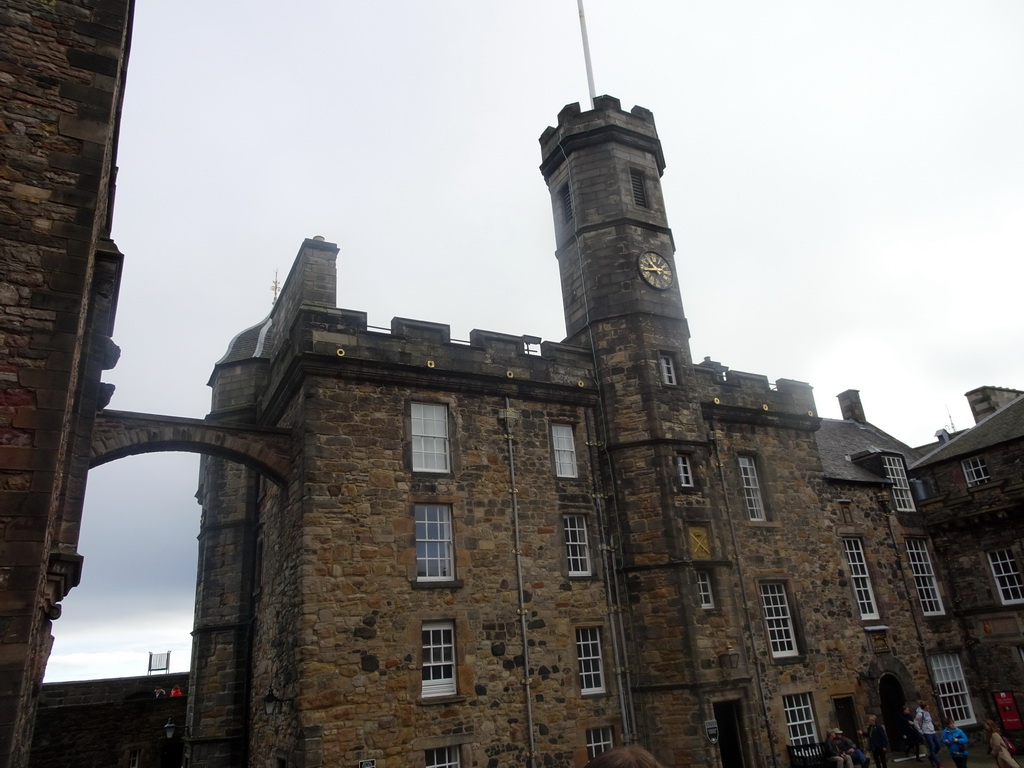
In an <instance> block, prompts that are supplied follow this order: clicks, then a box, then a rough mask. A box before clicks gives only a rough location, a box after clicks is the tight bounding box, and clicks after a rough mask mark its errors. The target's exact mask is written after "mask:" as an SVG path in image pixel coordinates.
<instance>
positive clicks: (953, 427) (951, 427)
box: [946, 405, 956, 434]
mask: <svg viewBox="0 0 1024 768" xmlns="http://www.w3.org/2000/svg"><path fill="white" fill-rule="evenodd" d="M946 416H947V417H948V418H949V431H950V434H952V433H954V432H956V426H955V425H954V424H953V414H952V413H950V412H949V406H948V405H947V406H946Z"/></svg>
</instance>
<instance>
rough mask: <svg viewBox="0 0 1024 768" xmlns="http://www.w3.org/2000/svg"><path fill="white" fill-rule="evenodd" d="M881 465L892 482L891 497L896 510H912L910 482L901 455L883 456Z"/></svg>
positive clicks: (912, 501)
mask: <svg viewBox="0 0 1024 768" xmlns="http://www.w3.org/2000/svg"><path fill="white" fill-rule="evenodd" d="M882 466H884V467H885V476H886V477H887V478H889V481H890V482H891V483H892V498H893V502H894V503H895V505H896V511H897V512H913V511H914V497H913V496H912V495H911V493H910V482H909V481H908V480H907V468H906V467H905V466H904V464H903V457H902V456H883V457H882Z"/></svg>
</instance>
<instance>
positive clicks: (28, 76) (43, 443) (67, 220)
mask: <svg viewBox="0 0 1024 768" xmlns="http://www.w3.org/2000/svg"><path fill="white" fill-rule="evenodd" d="M130 12H131V3H130V2H128V0H81V1H80V2H65V1H63V0H56V1H55V2H50V3H38V2H28V1H27V0H11V1H10V2H5V3H4V4H3V7H2V8H0V254H2V256H0V467H3V468H4V469H3V470H2V471H0V563H2V564H3V565H2V570H0V766H7V765H18V766H21V765H24V764H25V761H26V759H27V752H28V747H29V743H30V734H31V723H32V717H33V711H34V700H35V696H36V694H37V693H38V685H39V683H40V681H41V678H42V672H43V668H44V665H45V661H46V657H47V654H48V649H49V643H50V633H49V621H48V620H47V619H44V610H46V611H51V610H52V606H53V604H54V603H55V602H57V601H59V600H60V599H61V598H63V597H64V594H65V593H66V590H68V589H70V588H71V587H73V586H74V584H75V583H77V568H76V566H75V564H74V563H75V553H74V550H75V547H76V545H77V517H78V515H79V513H80V508H79V506H78V504H79V502H80V498H79V497H80V495H81V493H82V492H83V490H84V481H83V479H82V478H81V477H72V476H70V475H69V474H68V473H69V472H78V473H82V472H84V469H83V468H82V465H81V463H80V462H77V461H76V458H79V457H76V456H74V455H72V452H73V451H78V450H81V447H82V445H83V441H82V440H81V439H78V438H82V437H85V438H87V437H88V435H89V432H90V431H91V419H92V415H93V413H94V412H95V408H96V399H95V397H96V389H97V387H96V381H97V380H98V377H99V369H98V368H97V367H96V366H95V365H93V364H92V363H91V362H90V363H88V364H86V362H85V360H84V355H85V353H86V349H87V347H88V340H87V339H86V335H87V333H88V332H89V331H90V329H99V328H107V327H108V326H109V323H107V322H104V319H103V318H97V317H95V315H93V317H92V319H91V320H90V318H89V311H90V303H91V297H92V295H93V294H94V292H96V291H97V290H100V288H99V286H97V284H96V280H95V278H94V266H95V254H96V251H97V247H98V245H99V243H100V238H101V237H103V236H108V235H109V210H110V205H111V197H112V181H113V157H114V150H115V145H116V130H117V120H118V113H119V109H120V100H121V95H122V86H123V81H124V72H125V65H126V62H127V49H128V34H129V28H130ZM103 282H107V281H106V280H104V281H103ZM103 290H106V291H107V292H108V296H107V298H108V299H112V298H113V297H116V293H117V285H116V275H115V282H114V284H113V285H106V286H105V288H103ZM103 332H106V333H109V330H105V331H103ZM76 392H77V393H78V394H77V396H76V395H75V393H76ZM87 443H88V440H87V439H86V440H85V441H84V444H85V445H86V447H87ZM69 488H70V492H69V491H68V490H67V489H69ZM57 530H59V534H58V536H63V537H70V538H64V539H61V538H58V539H57V540H56V541H54V542H51V538H50V537H51V535H53V534H54V533H55V531H57ZM51 544H52V546H51ZM51 551H57V552H59V557H61V558H64V559H63V560H62V561H61V568H65V570H66V574H64V575H58V574H54V575H53V578H51V579H50V581H49V582H47V570H48V559H49V557H50V555H51ZM57 610H59V609H57Z"/></svg>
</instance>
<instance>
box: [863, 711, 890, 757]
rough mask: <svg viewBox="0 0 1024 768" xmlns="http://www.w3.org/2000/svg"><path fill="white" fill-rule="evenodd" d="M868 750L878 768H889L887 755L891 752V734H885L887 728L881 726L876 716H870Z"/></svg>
mask: <svg viewBox="0 0 1024 768" xmlns="http://www.w3.org/2000/svg"><path fill="white" fill-rule="evenodd" d="M867 737H868V749H870V750H871V754H872V756H873V757H874V758H875V765H876V766H877V768H889V763H888V759H887V757H886V753H887V752H888V751H889V734H887V733H886V732H885V726H884V725H879V723H878V718H877V717H875V716H874V715H870V716H868V730H867Z"/></svg>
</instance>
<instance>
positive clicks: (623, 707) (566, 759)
mask: <svg viewBox="0 0 1024 768" xmlns="http://www.w3.org/2000/svg"><path fill="white" fill-rule="evenodd" d="M541 158H542V164H541V172H542V175H543V177H544V179H545V181H546V183H547V186H548V190H549V193H550V196H551V203H552V213H553V217H554V224H555V235H556V256H557V258H558V261H559V267H560V269H559V271H560V276H561V284H562V296H563V303H564V310H565V321H566V339H565V340H564V342H562V343H551V342H543V343H540V340H539V339H537V338H533V337H529V336H508V335H503V334H495V333H489V332H485V331H474V332H473V333H471V335H470V339H469V341H468V343H466V342H458V341H454V340H452V339H451V338H450V335H449V329H448V328H447V327H446V326H443V325H437V324H433V323H429V322H421V321H413V320H408V319H401V318H396V319H395V320H394V321H393V323H392V326H391V328H390V332H386V331H381V330H379V329H373V328H368V327H367V324H366V317H365V315H364V314H363V313H360V312H355V311H351V310H347V309H338V308H336V291H335V285H336V267H335V258H336V255H337V248H336V247H335V246H334V245H332V244H330V243H327V242H325V241H323V239H321V238H314V239H312V240H307V241H305V243H303V245H302V247H301V249H300V251H299V254H298V256H297V258H296V261H295V263H294V266H293V268H292V270H291V273H290V274H289V276H288V279H287V281H286V283H285V286H284V290H283V292H282V294H281V296H280V299H279V300H278V302H277V304H276V306H275V308H274V310H273V312H272V313H271V314H270V316H269V317H268V318H266V319H265V320H264V321H263V322H261V323H259V324H258V325H256V326H253V327H251V328H249V329H247V330H245V331H243V332H242V333H240V334H239V335H238V336H237V337H236V338H235V339H234V340H233V341H232V342H231V344H230V347H229V349H228V352H227V354H226V355H225V357H224V358H223V359H222V360H221V361H220V362H218V363H217V365H216V367H215V369H214V373H213V376H212V378H211V381H210V384H211V386H212V388H213V409H212V411H211V414H210V417H209V418H210V419H211V420H215V421H217V422H220V423H256V424H260V425H263V426H266V427H273V428H277V429H282V430H285V431H286V432H287V434H289V435H290V439H291V441H292V450H293V452H294V461H293V462H292V465H291V470H290V472H289V474H288V476H287V477H284V478H281V479H279V480H278V481H276V482H274V481H271V480H269V479H268V478H266V477H260V476H259V474H258V473H256V472H253V471H250V470H245V469H241V468H239V467H238V465H237V464H231V463H228V462H225V461H223V460H221V459H217V458H210V459H207V460H205V461H204V464H203V470H202V479H201V490H200V498H201V501H202V504H203V509H204V522H203V531H204V533H203V534H202V536H201V549H200V571H201V574H202V578H201V584H200V589H199V592H198V594H199V599H198V602H197V614H196V617H197V618H196V652H195V667H194V670H193V680H192V699H191V702H190V707H191V709H190V723H191V726H192V729H193V730H192V735H191V736H192V739H193V741H192V745H191V750H192V752H191V755H192V761H193V764H195V763H196V762H198V763H199V764H202V765H229V764H232V761H236V760H238V759H239V757H238V756H240V755H244V759H247V760H248V761H250V763H251V764H261V765H262V764H273V763H274V762H275V761H276V764H278V765H289V766H291V765H296V766H319V765H345V764H350V765H357V764H361V761H373V762H372V763H366V764H374V765H376V766H389V765H402V766H408V765H411V766H428V767H429V766H456V765H458V766H487V767H488V768H498V767H499V766H537V765H557V766H582V765H583V764H584V763H585V762H586V761H587V759H588V755H592V754H594V753H595V752H598V751H600V750H602V749H604V748H606V747H607V746H608V745H610V744H620V743H624V742H640V743H642V744H644V745H646V746H648V747H649V748H650V749H651V750H652V751H653V752H654V753H655V754H656V755H657V756H658V757H659V759H660V760H661V761H662V762H663V763H664V764H665V765H668V766H684V765H691V764H700V765H718V764H721V765H725V766H730V768H731V767H733V766H754V765H765V764H768V765H775V766H779V765H788V764H789V756H788V753H787V747H789V746H791V745H796V744H802V743H810V742H816V741H819V740H821V739H822V738H823V734H824V730H825V728H827V727H835V726H839V727H842V728H843V729H844V730H845V731H847V732H850V733H852V732H854V731H856V730H857V729H858V728H860V727H862V726H863V725H864V724H865V717H866V714H867V713H868V712H875V713H878V714H880V715H881V718H882V720H883V721H884V722H885V723H886V724H887V725H888V726H889V731H890V733H892V734H893V735H894V737H895V735H896V734H898V733H899V713H900V710H901V708H902V706H903V705H904V704H905V703H908V702H909V703H913V704H915V705H916V702H917V701H918V700H934V701H935V702H936V704H937V705H938V706H937V710H938V711H940V712H942V713H945V714H952V715H954V716H955V717H956V719H957V720H958V722H961V723H962V724H964V725H965V726H968V727H970V726H971V725H977V724H980V722H981V720H982V719H983V717H984V716H985V715H986V714H992V713H993V712H994V711H995V710H994V709H993V702H992V701H991V700H986V698H985V694H984V693H983V690H984V688H988V687H991V686H993V685H996V683H997V682H998V680H999V679H1004V678H1000V675H1001V674H1002V673H998V674H996V676H995V678H983V679H978V681H977V683H975V686H977V685H981V686H983V688H978V687H974V688H972V682H973V681H972V679H971V677H970V675H969V672H970V671H971V669H972V667H971V662H970V660H971V658H973V657H972V656H971V654H970V653H969V652H968V649H969V648H970V647H972V646H971V643H972V642H980V641H979V640H977V639H974V640H973V641H972V638H975V634H974V633H972V630H971V628H970V626H971V624H972V622H974V619H973V618H968V614H963V613H961V612H960V606H961V602H960V599H959V598H958V597H956V596H955V595H953V594H951V593H950V590H951V587H950V586H949V585H948V583H947V582H946V581H945V580H944V579H943V578H942V566H941V565H940V562H938V561H937V558H944V557H945V554H944V552H943V551H942V550H939V552H938V553H937V551H936V546H937V544H936V543H935V541H933V535H934V529H933V526H932V525H931V524H930V523H929V521H928V518H927V516H926V515H924V514H922V512H921V510H919V509H918V506H917V503H916V502H915V494H914V492H913V487H912V485H911V479H912V478H911V476H910V474H909V471H908V470H909V468H910V467H911V466H912V465H914V463H915V462H920V463H921V464H922V466H924V465H925V464H926V463H927V460H925V459H924V457H923V456H922V454H921V453H920V452H918V451H916V450H914V449H912V448H910V447H908V446H906V445H904V444H902V443H900V442H899V441H898V440H896V439H894V438H892V437H891V436H889V435H887V434H885V433H884V432H882V431H881V430H879V429H877V428H876V427H873V426H872V425H871V424H870V423H868V422H867V420H866V418H865V414H864V412H863V408H862V406H861V404H860V399H859V395H858V393H857V392H856V391H853V390H851V391H848V392H845V393H843V394H842V395H841V396H840V404H841V408H842V412H843V419H841V420H829V419H821V418H820V417H819V416H818V414H817V409H816V405H815V402H814V399H813V396H812V393H811V388H810V386H808V385H807V384H804V383H801V382H797V381H791V380H779V381H776V382H775V384H774V385H772V384H770V383H769V381H768V379H767V378H766V377H764V376H760V375H754V374H747V373H741V372H737V371H731V370H729V369H727V368H726V367H725V366H722V365H720V364H718V363H715V362H713V361H711V360H707V359H706V360H704V361H703V362H701V363H697V364H694V362H693V361H692V359H691V356H690V350H689V343H688V339H689V330H688V326H687V320H686V317H685V314H684V311H683V307H682V303H681V300H680V293H679V287H678V286H679V280H680V279H685V270H684V269H680V268H679V267H678V265H677V264H676V263H675V260H674V250H675V249H674V243H673V238H672V233H671V230H670V229H669V223H668V217H667V213H666V210H665V206H664V201H663V198H662V194H661V187H660V178H661V174H662V171H663V169H664V158H663V154H662V148H661V145H660V142H659V140H658V137H657V132H656V130H655V126H654V120H653V116H652V115H651V113H650V112H649V111H647V110H645V109H642V108H639V107H634V108H633V109H632V110H630V111H628V112H627V111H624V110H622V109H621V107H620V104H619V102H618V101H617V100H616V99H614V98H611V97H608V96H604V97H600V98H598V99H596V100H595V103H594V108H593V109H592V110H589V111H583V110H581V108H580V107H579V105H576V104H573V105H569V106H568V107H566V108H565V109H564V110H562V112H561V114H560V115H559V117H558V124H557V126H556V127H553V128H549V129H548V130H547V131H545V132H544V134H543V135H542V136H541ZM919 485H920V484H919ZM923 495H924V494H922V493H920V492H919V493H918V494H917V496H918V497H921V496H923ZM975 554H977V553H975ZM943 562H944V560H943ZM229 594H234V595H241V598H240V599H238V600H228V599H226V595H229ZM946 606H949V607H948V608H947V607H946ZM993 610H996V611H997V612H1000V611H1001V610H1002V609H995V608H994V609H993ZM1000 615H1001V616H1003V621H1004V624H1005V626H1006V631H1007V632H1008V635H1007V636H1012V637H1014V638H1017V639H1018V640H1019V638H1020V629H1019V627H1018V626H1017V624H1016V622H1017V616H1016V612H1013V613H1012V615H1011V614H1006V615H1003V614H1002V613H1000ZM988 623H989V624H991V619H988ZM1011 624H1012V628H1011V626H1010V625H1011ZM986 626H987V625H986ZM1000 626H1003V625H1000ZM1016 665H1017V667H1019V666H1020V660H1019V659H1018V660H1017V661H1016ZM1013 680H1014V681H1016V678H1013ZM996 687H997V688H1007V687H1008V686H1007V685H1005V684H1004V685H997V686H996ZM225 691H230V692H231V697H230V704H228V698H227V697H225ZM261 697H262V699H263V700H264V701H262V702H261ZM264 704H266V705H267V706H266V707H264ZM709 737H713V738H709ZM186 748H187V749H188V748H189V747H186Z"/></svg>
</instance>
